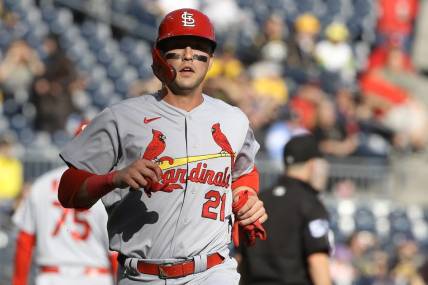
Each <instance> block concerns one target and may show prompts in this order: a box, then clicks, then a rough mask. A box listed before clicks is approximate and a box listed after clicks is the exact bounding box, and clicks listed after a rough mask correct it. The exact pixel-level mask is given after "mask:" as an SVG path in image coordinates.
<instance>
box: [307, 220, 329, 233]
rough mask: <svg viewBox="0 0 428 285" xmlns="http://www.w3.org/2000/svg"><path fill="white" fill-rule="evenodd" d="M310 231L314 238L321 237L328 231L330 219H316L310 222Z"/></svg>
mask: <svg viewBox="0 0 428 285" xmlns="http://www.w3.org/2000/svg"><path fill="white" fill-rule="evenodd" d="M309 232H310V233H311V236H312V237H314V238H320V237H322V236H324V235H326V234H327V233H328V221H327V220H324V219H316V220H313V221H310V222H309Z"/></svg>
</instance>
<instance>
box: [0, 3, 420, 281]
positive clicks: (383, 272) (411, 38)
mask: <svg viewBox="0 0 428 285" xmlns="http://www.w3.org/2000/svg"><path fill="white" fill-rule="evenodd" d="M179 7H195V8H200V9H201V10H202V11H204V12H205V13H207V14H208V15H209V16H210V18H211V19H212V20H213V22H214V25H215V26H216V31H217V36H218V41H219V43H220V44H219V48H218V51H216V58H217V61H216V62H215V64H214V66H213V69H212V70H211V71H210V73H209V76H208V77H209V78H208V79H207V82H206V92H207V94H209V95H211V96H215V97H219V98H222V99H224V100H226V101H228V102H230V103H232V104H234V105H237V106H239V107H241V108H242V109H243V110H244V112H246V113H247V115H248V117H249V118H250V121H251V124H252V126H253V128H254V130H255V132H256V135H257V138H258V141H259V142H260V143H261V145H262V149H261V152H260V155H259V157H258V168H259V169H260V171H261V173H262V177H261V179H262V181H261V184H262V188H265V187H267V186H269V185H270V184H272V183H273V182H274V181H275V178H276V177H277V176H278V173H280V171H281V160H280V155H279V150H280V148H281V147H282V145H283V144H284V143H285V142H286V140H287V139H288V138H289V137H290V135H292V134H294V133H299V132H301V131H302V130H304V129H307V130H310V131H312V132H313V133H314V134H315V135H316V136H317V138H318V139H319V142H320V146H321V147H322V149H323V151H324V153H325V154H326V156H327V157H328V159H329V161H330V172H329V179H328V182H327V186H328V187H327V188H328V189H327V191H326V193H325V194H324V195H323V199H324V201H325V202H326V204H327V206H328V209H329V211H330V214H331V219H332V228H333V231H334V233H335V244H336V249H335V251H334V253H333V256H332V274H333V278H334V281H335V283H336V284H352V283H358V284H362V283H364V284H373V283H375V282H385V283H388V284H420V283H418V282H419V281H420V280H421V279H420V277H422V276H424V275H425V278H426V275H428V273H427V271H428V268H427V265H426V264H425V266H424V262H426V256H427V253H428V203H427V202H428V199H427V197H428V195H426V194H425V190H426V189H425V188H426V185H427V182H428V178H427V175H426V174H425V169H426V163H427V159H428V156H427V153H426V144H427V138H428V136H427V132H426V130H427V129H428V127H427V126H428V123H427V122H428V119H427V118H428V112H427V111H426V110H427V103H428V94H425V93H426V90H428V88H426V87H428V77H427V72H428V56H427V55H428V54H427V52H426V49H427V48H428V1H426V0H421V1H418V0H377V1H371V0H269V1H257V0H200V1H198V0H183V1H172V0H158V1H155V0H111V1H109V0H86V1H85V0H56V1H55V0H40V1H36V0H7V1H0V16H1V21H0V90H1V93H0V143H1V147H0V148H1V151H0V162H1V163H0V210H1V212H0V215H1V216H0V284H2V285H3V284H10V281H9V278H10V275H11V269H12V266H13V251H14V248H13V247H14V237H15V235H16V229H15V228H14V227H13V226H12V224H11V222H10V215H11V214H12V213H13V209H14V207H15V206H16V203H17V201H19V199H20V197H22V195H24V193H25V191H27V190H28V187H29V186H30V185H31V182H32V181H33V179H34V178H35V177H37V176H38V175H40V174H42V173H43V172H45V171H47V170H49V169H51V168H53V167H55V166H57V165H60V164H61V163H62V162H61V161H60V160H59V158H58V150H59V149H60V148H61V147H62V146H63V145H64V144H65V143H66V142H67V141H68V140H69V139H70V137H71V135H72V134H71V133H72V131H71V130H73V129H74V128H75V127H76V126H77V125H78V124H79V123H80V121H81V120H82V119H87V120H90V119H91V118H92V117H93V116H94V115H95V114H96V113H97V112H99V111H100V110H102V109H103V108H105V107H106V106H108V105H110V104H114V103H115V102H118V101H120V100H121V99H123V98H126V97H130V96H138V95H140V94H142V93H146V92H151V91H154V90H157V88H158V87H159V82H158V81H157V80H156V79H154V78H153V76H152V73H151V68H150V64H151V54H150V46H151V45H152V42H153V40H154V38H155V35H156V26H157V24H158V22H159V20H160V18H161V17H162V15H164V13H165V12H167V11H170V10H172V9H175V8H179ZM55 42H58V43H59V47H58V49H57V50H56V51H55V48H53V47H54V46H55ZM6 153H8V154H6ZM13 159H15V160H13ZM6 162H9V163H6ZM20 168H22V170H23V172H22V175H23V176H22V178H21V177H20V175H19V173H20V171H19V169H20ZM6 173H7V174H6ZM418 270H419V272H420V273H419V274H418ZM425 282H427V280H425Z"/></svg>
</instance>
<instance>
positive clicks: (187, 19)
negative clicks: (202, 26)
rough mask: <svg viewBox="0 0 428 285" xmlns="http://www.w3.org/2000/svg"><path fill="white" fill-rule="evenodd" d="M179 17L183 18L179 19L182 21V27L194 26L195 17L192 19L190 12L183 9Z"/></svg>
mask: <svg viewBox="0 0 428 285" xmlns="http://www.w3.org/2000/svg"><path fill="white" fill-rule="evenodd" d="M181 18H182V19H183V21H181V22H182V23H183V27H194V26H195V19H193V14H192V13H189V12H187V11H185V12H183V14H181Z"/></svg>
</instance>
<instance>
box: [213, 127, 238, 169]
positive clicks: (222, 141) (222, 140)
mask: <svg viewBox="0 0 428 285" xmlns="http://www.w3.org/2000/svg"><path fill="white" fill-rule="evenodd" d="M211 133H212V135H213V139H214V141H215V142H216V144H218V145H219V146H220V147H221V152H227V153H228V154H229V155H230V159H231V165H232V169H233V165H234V163H235V153H234V152H233V149H232V146H231V145H230V143H229V141H228V139H227V138H226V136H225V135H224V134H223V132H222V131H221V129H220V123H215V124H214V125H212V127H211Z"/></svg>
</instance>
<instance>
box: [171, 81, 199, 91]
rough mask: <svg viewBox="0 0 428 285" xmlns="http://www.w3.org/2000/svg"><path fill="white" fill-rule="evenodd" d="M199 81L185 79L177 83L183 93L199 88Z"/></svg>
mask: <svg viewBox="0 0 428 285" xmlns="http://www.w3.org/2000/svg"><path fill="white" fill-rule="evenodd" d="M199 84H200V82H199V80H196V79H194V78H185V79H182V80H179V81H178V82H177V87H178V88H179V89H180V90H182V91H192V90H194V89H196V88H197V87H198V86H199Z"/></svg>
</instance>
